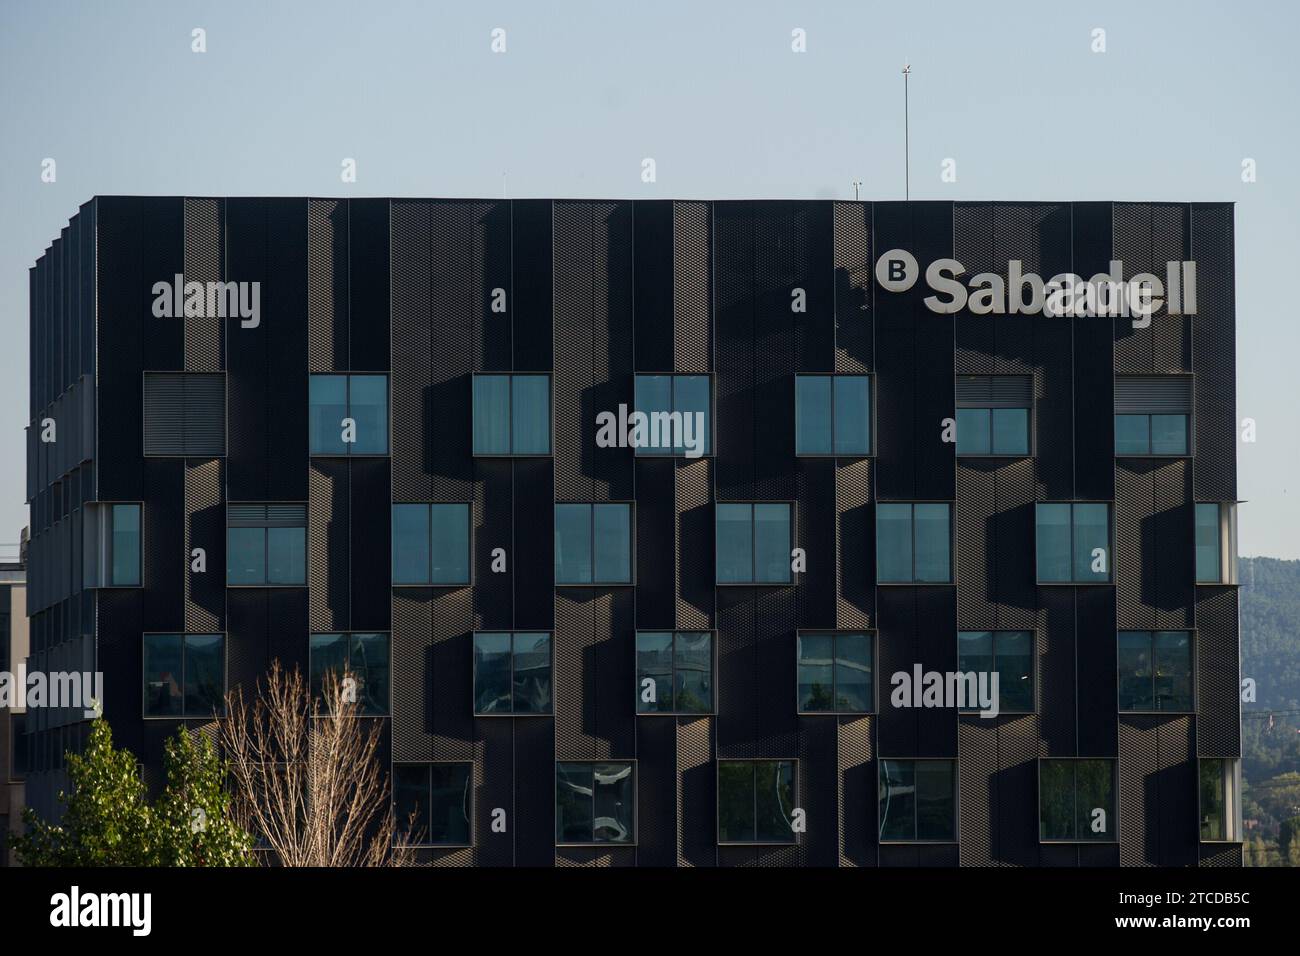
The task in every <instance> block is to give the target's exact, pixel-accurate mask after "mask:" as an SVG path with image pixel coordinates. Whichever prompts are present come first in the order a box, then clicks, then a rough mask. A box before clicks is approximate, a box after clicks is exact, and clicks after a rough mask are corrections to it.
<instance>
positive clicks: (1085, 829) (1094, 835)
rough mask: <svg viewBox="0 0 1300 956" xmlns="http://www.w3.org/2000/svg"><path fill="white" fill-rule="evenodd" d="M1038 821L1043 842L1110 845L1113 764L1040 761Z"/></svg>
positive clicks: (1113, 832)
mask: <svg viewBox="0 0 1300 956" xmlns="http://www.w3.org/2000/svg"><path fill="white" fill-rule="evenodd" d="M1038 821H1039V823H1038V830H1039V839H1040V840H1042V841H1044V842H1067V843H1096V842H1114V841H1115V840H1116V835H1115V761H1113V760H1092V759H1073V758H1066V759H1053V760H1040V761H1039V762H1038Z"/></svg>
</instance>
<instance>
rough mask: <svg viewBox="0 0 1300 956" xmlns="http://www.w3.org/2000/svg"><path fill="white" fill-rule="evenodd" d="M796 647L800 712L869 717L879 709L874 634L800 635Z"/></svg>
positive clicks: (822, 633)
mask: <svg viewBox="0 0 1300 956" xmlns="http://www.w3.org/2000/svg"><path fill="white" fill-rule="evenodd" d="M795 648H796V650H795V653H796V657H797V673H798V710H799V712H800V713H806V714H815V713H824V714H868V713H871V712H873V711H874V710H875V699H876V690H875V679H874V671H873V666H872V664H873V661H872V657H873V654H872V635H870V634H868V633H865V632H861V631H826V632H821V633H817V632H800V633H799V634H798V635H796V637H795Z"/></svg>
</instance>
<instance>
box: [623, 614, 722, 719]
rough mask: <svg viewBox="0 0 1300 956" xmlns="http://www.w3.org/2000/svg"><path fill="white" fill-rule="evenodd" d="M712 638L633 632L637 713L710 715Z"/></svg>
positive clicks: (683, 633)
mask: <svg viewBox="0 0 1300 956" xmlns="http://www.w3.org/2000/svg"><path fill="white" fill-rule="evenodd" d="M713 688H714V678H713V635H712V634H711V633H710V632H708V631H637V632H636V710H637V713H638V714H710V713H713Z"/></svg>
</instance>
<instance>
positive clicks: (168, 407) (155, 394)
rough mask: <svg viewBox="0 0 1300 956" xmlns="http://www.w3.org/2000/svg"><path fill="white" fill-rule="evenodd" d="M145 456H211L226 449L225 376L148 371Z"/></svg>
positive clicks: (205, 373)
mask: <svg viewBox="0 0 1300 956" xmlns="http://www.w3.org/2000/svg"><path fill="white" fill-rule="evenodd" d="M144 453H145V456H146V457H182V456H186V457H191V458H211V457H215V456H219V455H224V454H225V453H226V376H225V375H223V374H222V373H220V372H145V374H144Z"/></svg>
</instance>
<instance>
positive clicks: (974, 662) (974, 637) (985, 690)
mask: <svg viewBox="0 0 1300 956" xmlns="http://www.w3.org/2000/svg"><path fill="white" fill-rule="evenodd" d="M957 670H958V671H960V672H961V673H963V674H972V673H973V674H975V675H976V678H977V687H978V679H979V678H980V677H983V676H985V675H988V676H987V677H985V680H986V683H985V685H984V686H983V687H978V689H979V694H980V699H979V700H978V701H972V700H970V699H969V697H968V698H967V700H966V702H965V705H964V706H963V707H962V711H963V712H967V713H971V712H978V711H980V710H982V709H983V707H982V702H983V700H985V699H987V698H986V697H985V696H984V695H987V694H991V693H992V684H991V680H992V676H993V675H997V682H998V694H997V710H998V713H1008V714H1013V713H1018V714H1031V713H1033V712H1034V635H1033V633H1032V632H1030V631H960V632H958V634H957Z"/></svg>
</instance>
